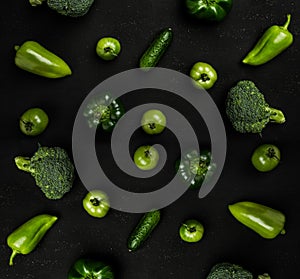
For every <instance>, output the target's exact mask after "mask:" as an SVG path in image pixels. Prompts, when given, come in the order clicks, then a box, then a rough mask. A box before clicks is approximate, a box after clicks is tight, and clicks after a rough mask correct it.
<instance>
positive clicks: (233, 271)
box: [207, 263, 253, 279]
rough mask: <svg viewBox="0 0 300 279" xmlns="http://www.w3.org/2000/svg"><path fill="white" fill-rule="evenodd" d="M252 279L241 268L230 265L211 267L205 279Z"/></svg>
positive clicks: (250, 275)
mask: <svg viewBox="0 0 300 279" xmlns="http://www.w3.org/2000/svg"><path fill="white" fill-rule="evenodd" d="M221 278H222V279H253V275H252V273H251V272H249V271H248V270H246V269H244V268H243V267H241V266H239V265H236V264H231V263H219V264H216V265H214V266H213V267H212V269H211V271H210V273H209V275H208V276H207V279H221Z"/></svg>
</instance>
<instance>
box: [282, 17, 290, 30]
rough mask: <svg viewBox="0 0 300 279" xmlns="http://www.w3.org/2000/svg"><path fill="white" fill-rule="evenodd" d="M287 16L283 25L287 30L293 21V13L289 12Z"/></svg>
mask: <svg viewBox="0 0 300 279" xmlns="http://www.w3.org/2000/svg"><path fill="white" fill-rule="evenodd" d="M286 17H287V20H286V22H285V24H284V25H283V26H282V28H283V29H285V30H287V29H288V27H289V25H290V22H291V15H290V14H288V15H287V16H286Z"/></svg>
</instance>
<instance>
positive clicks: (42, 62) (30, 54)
mask: <svg viewBox="0 0 300 279" xmlns="http://www.w3.org/2000/svg"><path fill="white" fill-rule="evenodd" d="M15 50H16V55H15V64H16V65H17V66H18V67H19V68H21V69H22V70H25V71H28V72H30V73H33V74H36V75H39V76H43V77H47V78H61V77H65V76H68V75H71V74H72V71H71V69H70V68H69V66H68V65H67V64H66V62H64V61H63V60H62V59H61V58H59V57H58V56H56V55H55V54H54V53H52V52H50V51H49V50H47V49H45V48H44V47H43V46H41V45H40V44H39V43H37V42H34V41H27V42H25V43H23V44H22V45H21V46H15Z"/></svg>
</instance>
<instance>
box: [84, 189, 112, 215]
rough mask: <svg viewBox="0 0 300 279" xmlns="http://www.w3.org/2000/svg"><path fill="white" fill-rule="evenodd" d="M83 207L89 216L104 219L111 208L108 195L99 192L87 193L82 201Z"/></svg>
mask: <svg viewBox="0 0 300 279" xmlns="http://www.w3.org/2000/svg"><path fill="white" fill-rule="evenodd" d="M82 205H83V208H84V209H85V210H86V212H87V213H88V214H90V215H91V216H93V217H96V218H102V217H104V216H105V215H106V214H107V212H108V210H109V207H110V205H109V200H108V197H107V195H106V194H105V193H104V192H102V191H99V190H93V191H90V192H89V193H87V195H86V196H85V198H84V199H83V201H82Z"/></svg>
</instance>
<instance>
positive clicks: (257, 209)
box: [228, 201, 285, 239]
mask: <svg viewBox="0 0 300 279" xmlns="http://www.w3.org/2000/svg"><path fill="white" fill-rule="evenodd" d="M228 208H229V211H230V212H231V214H232V215H233V216H234V217H235V218H236V219H237V220H238V221H239V222H241V223H242V224H243V225H245V226H247V227H248V228H250V229H252V230H253V231H255V232H256V233H258V234H259V235H260V236H262V237H263V238H267V239H273V238H275V237H276V236H277V235H279V234H285V230H284V223H285V216H284V214H283V213H281V212H280V211H278V210H275V209H273V208H270V207H267V206H265V205H261V204H258V203H254V202H249V201H244V202H238V203H235V204H232V205H229V206H228Z"/></svg>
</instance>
